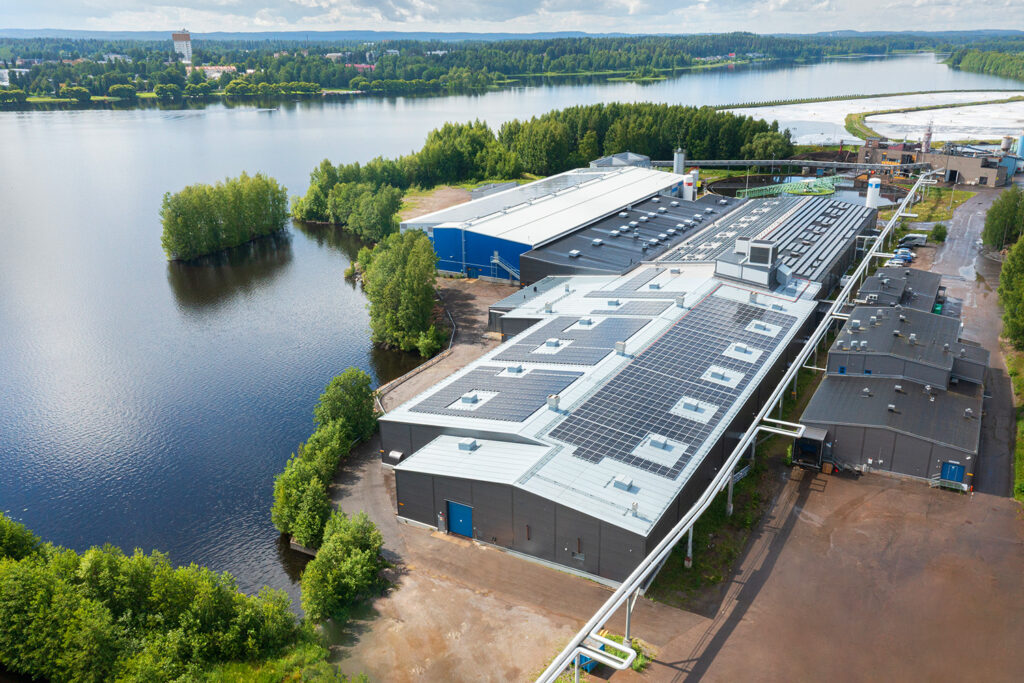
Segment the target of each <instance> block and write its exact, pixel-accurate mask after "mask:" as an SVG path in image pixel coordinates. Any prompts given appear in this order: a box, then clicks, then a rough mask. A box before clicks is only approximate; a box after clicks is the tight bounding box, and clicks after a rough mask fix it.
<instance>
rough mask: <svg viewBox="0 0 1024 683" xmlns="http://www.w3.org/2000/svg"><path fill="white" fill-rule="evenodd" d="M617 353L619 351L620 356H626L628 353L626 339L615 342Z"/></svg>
mask: <svg viewBox="0 0 1024 683" xmlns="http://www.w3.org/2000/svg"><path fill="white" fill-rule="evenodd" d="M615 353H617V354H618V355H620V356H625V355H626V342H624V341H617V342H615Z"/></svg>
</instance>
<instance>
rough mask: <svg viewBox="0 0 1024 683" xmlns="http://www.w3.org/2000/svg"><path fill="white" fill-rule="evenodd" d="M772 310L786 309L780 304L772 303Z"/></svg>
mask: <svg viewBox="0 0 1024 683" xmlns="http://www.w3.org/2000/svg"><path fill="white" fill-rule="evenodd" d="M772 310H773V311H784V310H786V309H785V307H783V306H782V304H772Z"/></svg>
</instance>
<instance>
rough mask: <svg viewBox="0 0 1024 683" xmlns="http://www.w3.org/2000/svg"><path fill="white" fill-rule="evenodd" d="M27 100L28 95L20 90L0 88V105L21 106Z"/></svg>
mask: <svg viewBox="0 0 1024 683" xmlns="http://www.w3.org/2000/svg"><path fill="white" fill-rule="evenodd" d="M27 99H28V94H27V93H26V92H25V91H24V90H22V89H20V88H0V105H3V104H22V103H24V102H25V100H27Z"/></svg>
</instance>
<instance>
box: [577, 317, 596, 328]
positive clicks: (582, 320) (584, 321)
mask: <svg viewBox="0 0 1024 683" xmlns="http://www.w3.org/2000/svg"><path fill="white" fill-rule="evenodd" d="M579 323H580V325H583V326H585V327H589V326H591V325H593V324H594V321H593V320H591V319H590V318H580V320H579Z"/></svg>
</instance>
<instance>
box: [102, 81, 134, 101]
mask: <svg viewBox="0 0 1024 683" xmlns="http://www.w3.org/2000/svg"><path fill="white" fill-rule="evenodd" d="M107 94H108V95H110V96H111V97H119V98H121V99H122V100H134V99H135V98H136V97H137V96H138V93H137V92H136V91H135V86H133V85H128V84H127V83H115V84H114V85H112V86H110V88H108V89H107Z"/></svg>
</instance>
